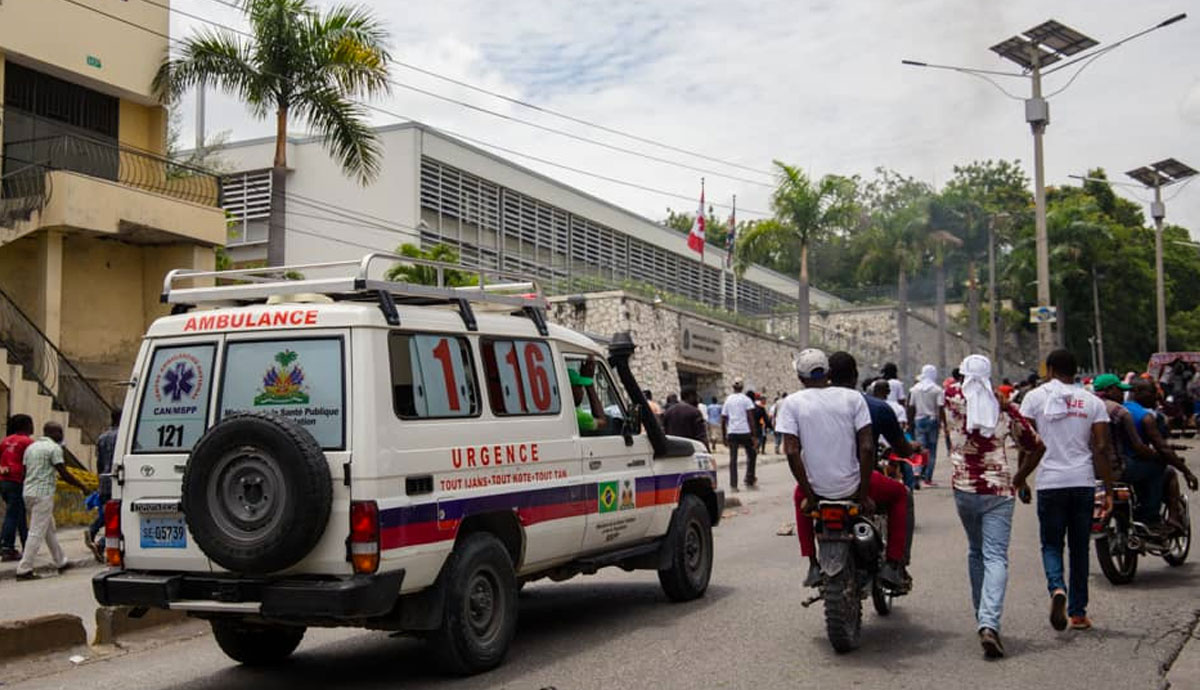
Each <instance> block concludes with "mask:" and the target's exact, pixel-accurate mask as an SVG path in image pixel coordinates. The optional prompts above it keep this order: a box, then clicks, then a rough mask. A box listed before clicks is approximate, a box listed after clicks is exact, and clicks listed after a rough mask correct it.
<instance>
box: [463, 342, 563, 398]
mask: <svg viewBox="0 0 1200 690" xmlns="http://www.w3.org/2000/svg"><path fill="white" fill-rule="evenodd" d="M479 351H480V353H481V355H482V357H483V377H484V381H485V383H486V384H487V390H488V400H489V401H490V402H491V408H492V413H493V414H495V415H498V416H510V415H542V414H547V415H550V414H558V413H559V410H561V409H562V401H561V397H560V394H559V388H558V375H557V374H556V373H555V371H554V369H555V367H554V360H553V359H552V357H551V353H550V346H549V345H547V344H546V343H544V342H540V341H536V340H494V339H490V338H483V339H481V340H480V342H479Z"/></svg>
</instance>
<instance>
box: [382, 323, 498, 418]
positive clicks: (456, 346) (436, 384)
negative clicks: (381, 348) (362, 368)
mask: <svg viewBox="0 0 1200 690" xmlns="http://www.w3.org/2000/svg"><path fill="white" fill-rule="evenodd" d="M388 350H389V352H390V359H391V376H392V406H393V409H394V410H395V412H396V416H397V417H400V418H401V419H429V418H439V417H440V418H445V417H477V416H479V385H478V383H477V382H476V379H475V363H474V361H472V357H471V348H470V345H469V344H468V343H467V339H466V338H462V337H458V336H452V335H445V334H440V333H399V332H393V333H392V334H391V335H390V336H389V337H388Z"/></svg>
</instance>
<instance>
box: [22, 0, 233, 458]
mask: <svg viewBox="0 0 1200 690" xmlns="http://www.w3.org/2000/svg"><path fill="white" fill-rule="evenodd" d="M106 15H111V16H106ZM113 17H118V18H120V19H114V18H113ZM120 20H125V22H128V23H124V22H122V21H120ZM139 26H140V27H145V29H141V28H137V27H139ZM168 29H169V17H168V10H167V8H166V5H161V6H160V5H157V4H149V3H144V2H110V1H106V0H81V2H80V4H71V3H65V2H42V1H39V0H8V1H6V2H0V113H2V116H0V162H2V166H0V175H2V177H0V415H5V416H7V415H8V414H11V413H16V412H23V413H28V414H32V415H33V416H34V418H35V420H36V421H37V423H38V424H41V423H42V422H44V421H46V420H48V419H55V420H56V421H59V422H63V423H66V424H67V425H68V439H67V440H68V447H69V448H73V449H75V452H76V454H77V455H80V454H81V449H83V453H82V454H84V455H86V454H87V446H88V445H89V442H90V440H92V439H94V438H95V436H96V435H97V434H98V433H99V431H101V430H102V429H103V428H104V427H106V426H107V424H108V415H109V409H110V406H111V405H112V404H114V403H116V402H118V401H120V400H122V399H123V397H124V390H125V389H124V388H123V387H121V386H120V385H118V382H120V381H124V380H126V379H128V377H129V372H130V367H131V366H132V364H133V359H134V356H135V355H136V352H137V348H138V345H139V343H140V340H141V337H142V334H143V333H144V332H145V329H146V326H147V325H148V324H149V323H150V321H152V320H153V319H155V318H157V317H158V316H160V315H162V314H164V313H166V310H165V309H164V307H162V306H161V305H160V304H159V303H158V294H159V291H160V290H161V286H162V279H163V276H164V274H165V273H166V271H167V270H169V269H171V268H176V267H195V268H209V269H211V268H212V266H213V262H214V247H216V246H218V245H220V244H222V243H223V242H224V241H225V232H226V231H225V221H224V213H223V211H222V210H221V208H220V184H219V179H218V178H216V177H215V176H213V175H211V174H207V173H205V172H203V171H198V170H191V169H187V168H184V167H182V166H179V165H176V164H173V163H171V162H170V161H168V160H167V159H166V158H165V157H164V154H165V153H166V135H167V131H166V130H167V124H166V123H167V116H166V111H165V109H164V108H163V106H162V105H161V104H160V103H159V101H158V99H157V97H156V95H155V94H154V93H153V91H152V89H151V81H152V79H153V77H154V73H155V71H156V70H157V68H158V65H159V64H160V63H161V62H162V60H163V58H164V57H165V56H166V54H167V40H166V38H164V36H165V35H166V34H167V32H168Z"/></svg>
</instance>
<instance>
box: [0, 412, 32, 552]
mask: <svg viewBox="0 0 1200 690" xmlns="http://www.w3.org/2000/svg"><path fill="white" fill-rule="evenodd" d="M32 443H33V418H32V417H30V416H29V415H27V414H15V415H13V416H12V417H11V418H10V419H9V420H8V435H7V436H5V437H4V440H3V441H0V497H2V498H3V499H4V527H3V528H0V561H2V562H6V563H7V562H11V561H19V560H21V554H20V553H19V552H18V551H17V537H18V536H19V537H20V538H21V548H22V549H27V548H28V543H29V525H28V522H27V521H26V516H25V499H24V497H22V495H21V494H22V491H23V488H24V482H25V463H24V460H23V459H24V457H25V449H26V448H28V447H29V446H30V444H32Z"/></svg>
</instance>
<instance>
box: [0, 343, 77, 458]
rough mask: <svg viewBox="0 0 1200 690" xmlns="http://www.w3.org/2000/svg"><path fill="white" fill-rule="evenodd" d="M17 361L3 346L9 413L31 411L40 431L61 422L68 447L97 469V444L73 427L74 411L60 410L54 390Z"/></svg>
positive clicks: (2, 379)
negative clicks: (40, 381) (92, 443)
mask: <svg viewBox="0 0 1200 690" xmlns="http://www.w3.org/2000/svg"><path fill="white" fill-rule="evenodd" d="M16 361H17V360H16V358H14V357H11V356H10V354H9V352H8V350H6V349H5V348H4V347H0V384H2V385H4V386H5V387H6V388H8V390H9V405H8V410H9V414H27V415H29V416H31V417H33V423H34V426H35V427H36V428H37V432H38V434H40V432H41V428H42V425H43V424H45V423H46V422H49V421H54V422H58V423H59V424H61V425H62V426H63V431H64V434H65V438H64V441H65V443H66V446H67V450H68V451H69V452H70V453H71V454H73V455H74V456H75V458H76V459H78V460H79V462H80V463H82V464H83V465H84V467H86V468H88V469H89V470H91V471H93V472H94V471H95V470H96V449H95V447H94V446H92V445H90V444H87V443H85V442H84V440H83V432H82V431H80V429H79V428H78V427H74V426H71V415H70V413H68V412H67V411H66V410H62V409H59V406H58V405H57V404H56V403H55V401H54V398H53V397H52V396H51V394H50V392H49V391H47V390H46V389H45V388H44V387H43V386H42V385H41V384H39V383H38V382H37V380H36V379H34V378H33V377H32V376H29V375H27V373H26V371H25V367H23V366H21V365H20V364H15V363H14V362H16Z"/></svg>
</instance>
